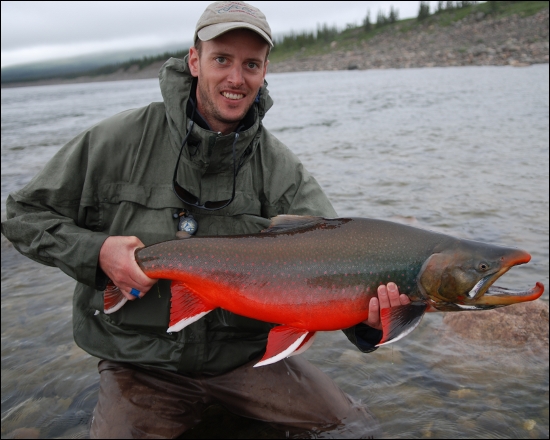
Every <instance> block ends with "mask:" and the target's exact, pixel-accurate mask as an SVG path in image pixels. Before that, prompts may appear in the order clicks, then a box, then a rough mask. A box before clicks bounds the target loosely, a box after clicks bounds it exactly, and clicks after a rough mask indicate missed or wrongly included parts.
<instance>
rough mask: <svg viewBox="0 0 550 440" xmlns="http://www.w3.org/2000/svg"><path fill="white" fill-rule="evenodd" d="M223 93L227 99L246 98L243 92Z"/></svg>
mask: <svg viewBox="0 0 550 440" xmlns="http://www.w3.org/2000/svg"><path fill="white" fill-rule="evenodd" d="M222 95H223V96H224V97H226V98H227V99H242V98H244V95H243V94H242V93H229V92H222Z"/></svg>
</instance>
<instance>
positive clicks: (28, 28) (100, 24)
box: [2, 1, 437, 67]
mask: <svg viewBox="0 0 550 440" xmlns="http://www.w3.org/2000/svg"><path fill="white" fill-rule="evenodd" d="M210 3H211V2H209V1H207V2H200V1H197V2H190V1H178V2H162V1H156V2H136V1H133V2H127V1H121V2H117V1H110V2H95V1H94V2H67V1H63V2H42V1H38V2H14V1H2V67H6V66H9V65H14V64H27V63H31V62H37V61H44V60H51V59H61V58H69V57H73V56H76V55H82V54H88V53H95V52H105V51H118V50H126V49H141V48H149V47H163V46H166V45H167V44H173V43H181V45H182V46H186V45H188V44H189V43H190V42H191V40H192V38H193V33H194V29H195V24H196V22H197V20H198V18H199V17H200V15H201V14H202V12H203V11H204V9H205V8H206V6H207V5H208V4H210ZM248 3H250V4H252V5H254V6H256V7H258V8H260V9H261V10H262V12H263V13H264V14H265V15H266V16H267V19H268V22H269V24H270V26H271V30H272V32H273V35H274V36H275V37H277V35H283V34H285V33H288V32H290V31H292V30H294V31H304V30H315V29H316V27H317V24H318V23H319V24H324V23H326V24H328V25H331V26H332V25H336V26H338V28H340V29H342V28H344V27H345V26H346V24H348V23H357V24H359V23H361V22H362V20H363V18H364V17H365V15H366V14H367V10H370V13H371V17H372V18H374V19H375V18H376V15H377V13H378V11H379V10H382V11H384V13H385V14H386V15H387V13H388V12H389V10H390V5H393V6H394V8H396V9H397V10H398V11H399V18H409V17H414V16H416V15H417V14H418V7H419V3H420V2H418V1H401V2H397V1H396V2H392V1H379V2H345V1H338V2H336V1H331V2H324V1H323V2H309V1H292V2H278V1H258V2H256V1H250V2H248ZM430 3H431V7H432V10H433V9H434V8H435V5H436V4H437V2H435V1H432V2H430Z"/></svg>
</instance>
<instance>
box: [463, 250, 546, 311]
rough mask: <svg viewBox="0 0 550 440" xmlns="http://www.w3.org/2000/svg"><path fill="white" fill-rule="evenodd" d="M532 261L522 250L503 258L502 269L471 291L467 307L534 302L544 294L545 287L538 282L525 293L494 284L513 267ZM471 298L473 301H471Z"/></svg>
mask: <svg viewBox="0 0 550 440" xmlns="http://www.w3.org/2000/svg"><path fill="white" fill-rule="evenodd" d="M529 261H531V255H529V254H528V253H527V252H525V251H522V250H517V251H516V252H514V253H511V254H510V255H507V256H506V257H502V268H501V269H500V270H498V271H496V272H495V273H494V274H492V275H488V276H486V277H484V278H482V279H481V280H480V281H479V282H478V283H477V284H476V285H475V286H474V288H473V289H472V290H471V291H470V293H469V295H468V296H469V298H468V300H466V301H465V304H464V305H466V306H474V307H476V308H477V309H488V308H493V307H502V306H508V305H511V304H517V303H520V302H526V301H534V300H535V299H538V298H540V296H541V295H542V294H543V293H544V285H543V284H542V283H539V282H537V283H536V285H535V286H534V287H533V288H531V289H529V290H525V291H518V290H512V289H507V288H504V287H498V286H494V285H493V283H494V282H495V281H496V280H497V279H498V278H500V277H501V276H502V275H504V274H505V273H506V272H508V271H509V270H510V269H511V268H512V267H514V266H517V265H520V264H525V263H528V262H529ZM470 298H471V299H470Z"/></svg>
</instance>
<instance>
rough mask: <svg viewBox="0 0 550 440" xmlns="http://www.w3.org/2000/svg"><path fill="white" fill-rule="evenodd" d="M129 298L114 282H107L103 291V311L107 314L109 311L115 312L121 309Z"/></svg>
mask: <svg viewBox="0 0 550 440" xmlns="http://www.w3.org/2000/svg"><path fill="white" fill-rule="evenodd" d="M126 301H128V299H127V298H126V297H125V296H124V294H123V293H122V292H121V291H120V289H119V288H118V287H117V286H115V285H114V284H113V283H112V282H109V283H107V287H106V288H105V291H104V292H103V312H104V313H106V314H107V315H108V314H109V313H114V312H116V311H117V310H119V309H120V308H121V307H122V306H123V305H124V304H126Z"/></svg>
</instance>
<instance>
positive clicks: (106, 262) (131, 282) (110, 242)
mask: <svg viewBox="0 0 550 440" xmlns="http://www.w3.org/2000/svg"><path fill="white" fill-rule="evenodd" d="M144 246H145V245H144V244H143V243H142V242H141V240H140V239H139V238H137V237H124V236H112V237H109V238H107V240H105V242H104V243H103V246H101V249H100V251H99V266H100V267H101V269H102V270H103V272H105V274H106V275H107V276H108V277H109V278H110V279H111V281H112V282H113V284H114V285H115V286H117V287H118V288H119V289H120V291H121V292H122V293H123V295H124V296H125V297H126V298H128V299H129V300H134V299H136V297H135V296H134V295H132V294H131V293H130V291H131V290H132V289H137V290H139V291H140V295H139V297H140V298H142V297H143V296H144V295H145V294H146V293H147V292H148V291H149V289H150V288H151V287H153V285H154V284H155V283H156V282H157V280H155V279H152V278H149V277H148V276H147V275H145V274H144V273H143V271H142V270H141V269H140V267H139V266H138V264H137V263H136V259H135V256H134V252H135V250H136V249H139V248H142V247H144Z"/></svg>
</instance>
